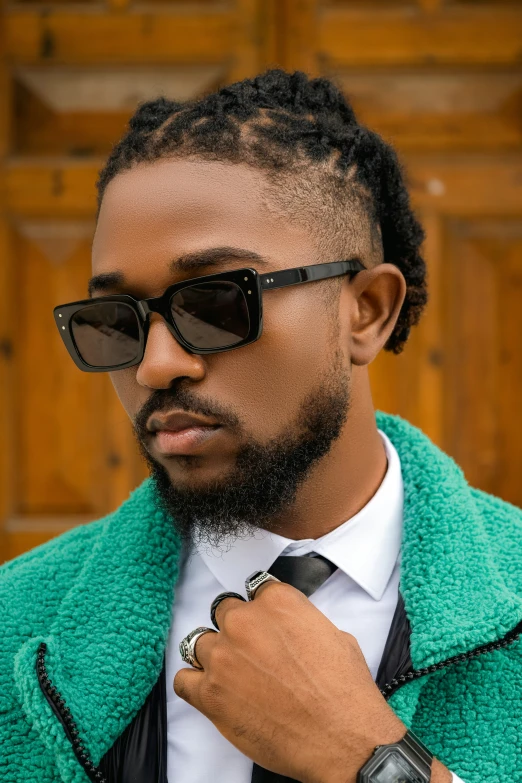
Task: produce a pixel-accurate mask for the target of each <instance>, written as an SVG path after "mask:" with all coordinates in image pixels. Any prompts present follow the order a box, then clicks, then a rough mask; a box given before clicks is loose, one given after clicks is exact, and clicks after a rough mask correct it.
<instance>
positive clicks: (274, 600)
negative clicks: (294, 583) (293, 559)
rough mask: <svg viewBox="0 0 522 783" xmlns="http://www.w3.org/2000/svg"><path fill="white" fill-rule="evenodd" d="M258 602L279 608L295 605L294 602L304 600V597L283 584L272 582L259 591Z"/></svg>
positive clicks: (293, 588)
mask: <svg viewBox="0 0 522 783" xmlns="http://www.w3.org/2000/svg"><path fill="white" fill-rule="evenodd" d="M259 598H260V602H263V603H270V604H273V605H276V606H280V607H287V606H289V605H292V604H293V605H295V603H296V601H297V602H300V601H301V600H302V599H304V595H303V594H302V593H301V592H299V590H296V589H295V587H291V586H290V585H288V584H285V582H272V583H271V584H269V585H268V586H267V587H266V589H264V590H262V591H261V594H260V596H259Z"/></svg>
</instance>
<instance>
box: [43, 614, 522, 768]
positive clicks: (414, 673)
mask: <svg viewBox="0 0 522 783" xmlns="http://www.w3.org/2000/svg"><path fill="white" fill-rule="evenodd" d="M521 633H522V621H521V622H520V623H518V625H516V626H515V628H513V629H512V630H511V631H508V633H507V634H506V635H505V636H503V637H502V639H499V640H498V641H496V642H489V643H487V644H481V645H480V646H479V647H475V649H474V650H470V651H469V652H466V653H460V654H459V655H453V656H452V657H451V658H447V659H446V660H445V661H440V662H439V663H433V664H431V666H426V667H425V668H423V669H411V670H410V671H409V672H406V674H401V675H400V676H399V677H397V678H396V679H393V680H391V682H388V683H386V685H385V686H384V687H383V688H381V693H382V695H383V696H384V698H385V699H386V700H388V699H389V698H390V697H391V696H392V695H393V694H394V693H395V692H396V691H398V690H399V688H402V686H403V685H405V684H406V683H407V682H410V681H411V680H418V679H419V678H420V677H425V676H426V675H427V674H432V673H433V672H436V671H439V670H440V669H445V668H447V667H448V666H451V665H452V664H454V663H459V662H461V661H466V660H469V659H471V658H478V657H479V656H480V655H484V653H487V652H491V651H492V650H499V649H501V648H502V647H507V646H508V645H510V644H513V642H516V641H517V640H518V639H519V637H520V634H521ZM46 651H47V645H46V644H45V643H44V642H42V643H41V644H40V646H39V648H38V655H37V659H36V675H37V677H38V682H39V684H40V688H41V690H42V692H43V694H44V696H45V698H46V699H47V701H48V703H49V705H50V706H51V708H52V710H53V712H54V714H55V715H56V717H57V718H58V720H59V721H60V723H61V724H62V726H63V729H64V731H65V734H66V735H67V737H68V739H69V741H70V743H71V745H72V749H73V752H74V755H75V756H76V758H77V759H78V762H79V763H80V764H81V766H82V767H83V769H84V771H85V774H86V775H87V777H88V778H89V780H91V781H93V783H107V779H106V778H105V776H104V775H103V773H102V772H101V771H100V770H99V769H98V768H97V767H96V766H95V765H94V764H93V762H92V761H91V759H90V758H89V754H88V753H87V751H86V749H85V746H84V744H83V742H82V740H81V739H80V736H79V732H78V729H77V728H76V723H75V722H74V719H73V717H72V715H71V711H70V709H69V707H67V705H66V703H65V701H64V699H63V698H62V696H61V695H60V693H59V692H58V690H57V688H56V687H55V686H54V685H53V684H52V682H51V680H50V679H49V676H48V674H47V669H46V666H45V653H46Z"/></svg>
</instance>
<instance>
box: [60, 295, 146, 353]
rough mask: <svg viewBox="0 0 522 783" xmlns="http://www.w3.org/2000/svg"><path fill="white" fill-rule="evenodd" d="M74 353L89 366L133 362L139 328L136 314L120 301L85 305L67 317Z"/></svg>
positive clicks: (138, 348) (137, 345) (138, 347)
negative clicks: (75, 349) (69, 317)
mask: <svg viewBox="0 0 522 783" xmlns="http://www.w3.org/2000/svg"><path fill="white" fill-rule="evenodd" d="M71 329H72V335H73V339H74V342H75V343H76V348H77V349H78V353H79V354H80V356H81V357H82V359H83V361H84V362H85V363H86V364H90V365H91V367H115V366H117V365H119V364H127V362H131V361H132V360H133V359H136V358H137V357H138V354H139V350H140V327H139V323H138V318H137V316H136V313H135V312H134V310H133V309H132V307H129V305H126V304H122V303H121V302H100V303H98V304H92V305H87V306H86V307H82V309H81V310H78V312H77V313H75V314H74V315H73V317H72V318H71Z"/></svg>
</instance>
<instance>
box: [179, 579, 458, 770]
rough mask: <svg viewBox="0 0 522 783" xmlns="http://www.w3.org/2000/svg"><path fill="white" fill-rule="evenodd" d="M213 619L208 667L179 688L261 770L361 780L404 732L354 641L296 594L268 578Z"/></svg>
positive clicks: (187, 673)
mask: <svg viewBox="0 0 522 783" xmlns="http://www.w3.org/2000/svg"><path fill="white" fill-rule="evenodd" d="M217 622H218V625H219V628H220V633H218V634H215V633H208V634H205V635H204V636H202V637H200V639H198V642H197V647H196V654H197V657H198V660H199V661H200V663H201V665H202V666H203V668H204V671H196V670H194V669H181V670H180V671H179V672H178V673H177V674H176V677H175V679H174V690H175V692H176V693H177V695H178V696H179V697H180V698H182V699H185V701H187V702H188V703H189V704H191V705H193V706H194V707H195V708H196V709H198V710H199V711H200V712H202V713H203V714H204V715H205V716H206V717H207V718H209V719H210V720H211V721H212V722H213V723H214V724H215V726H216V727H217V728H218V729H219V731H220V732H221V733H222V734H223V735H224V736H225V737H226V738H227V739H228V740H229V741H230V742H231V743H232V744H233V745H235V746H236V747H237V748H238V749H239V750H240V751H241V752H242V753H244V754H245V755H246V756H248V757H250V758H251V759H252V760H253V761H255V762H256V763H257V764H259V765H260V766H262V767H265V768H266V769H269V770H272V771H274V772H278V773H280V774H282V775H286V776H288V777H291V778H294V779H295V780H298V781H302V782H303V783H355V780H356V776H357V772H358V770H359V769H360V767H361V766H362V765H363V764H364V763H365V762H366V761H367V760H368V758H369V757H370V756H371V754H372V752H373V750H374V748H375V746H376V745H382V744H386V743H390V742H396V741H398V740H399V739H401V738H402V737H403V736H404V735H405V733H406V726H405V725H404V724H403V723H402V721H400V720H399V718H398V717H397V716H396V715H395V713H394V712H393V710H392V709H391V707H390V706H389V705H388V704H387V702H386V701H385V699H384V698H383V696H382V695H381V693H380V691H379V689H378V688H377V686H376V684H375V683H374V681H373V678H372V675H371V673H370V671H369V669H368V667H367V665H366V661H365V659H364V656H363V654H362V652H361V649H360V647H359V644H358V643H357V640H356V639H355V637H354V636H352V635H351V634H347V633H343V632H342V631H339V630H338V629H337V628H336V627H335V626H334V625H333V624H332V623H331V622H330V621H329V620H328V619H327V618H326V617H325V616H324V615H323V614H322V613H321V612H320V611H319V610H318V609H316V608H315V607H314V606H313V604H311V603H310V601H309V600H308V599H307V598H305V597H304V596H303V595H302V594H301V593H300V592H299V591H298V590H295V589H294V588H293V587H290V586H289V585H286V584H282V583H274V582H269V583H267V584H265V585H263V586H262V587H261V588H260V589H259V590H258V591H257V593H256V597H255V600H254V601H253V602H251V603H244V602H242V601H239V600H238V599H235V598H227V599H226V600H224V601H222V603H221V604H220V605H219V607H218V610H217ZM440 766H441V767H442V765H440ZM442 769H443V770H445V768H444V767H443V768H442ZM448 774H449V773H448ZM439 779H440V780H441V781H442V780H444V778H439ZM449 779H451V777H450V778H449Z"/></svg>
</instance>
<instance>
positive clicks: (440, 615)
mask: <svg viewBox="0 0 522 783" xmlns="http://www.w3.org/2000/svg"><path fill="white" fill-rule="evenodd" d="M377 423H378V426H379V427H380V428H381V429H382V430H383V431H384V432H385V433H386V434H387V435H388V437H389V438H390V440H391V441H392V442H393V444H394V445H395V448H396V449H397V451H398V453H399V457H400V460H401V466H402V475H403V480H404V526H403V541H402V562H401V583H400V590H401V593H402V595H403V597H404V602H405V607H406V613H407V616H408V618H409V620H410V623H411V629H412V633H411V656H412V661H413V664H414V666H415V668H422V667H425V666H430V665H431V664H433V663H438V662H439V661H442V660H445V659H446V658H449V657H451V656H453V655H457V654H460V653H463V652H467V651H469V650H472V649H473V648H475V647H477V646H479V645H481V644H486V643H488V642H493V641H497V640H498V639H501V638H502V637H503V636H504V635H505V634H506V633H507V632H508V631H510V630H512V629H513V628H514V627H515V626H516V625H517V623H519V622H520V620H521V619H522V599H521V597H520V596H518V595H517V594H516V593H514V592H513V591H512V590H511V589H510V588H509V587H508V585H507V584H506V583H505V581H504V579H503V578H502V574H501V572H500V570H499V566H498V564H497V563H496V562H495V558H494V547H493V542H492V541H491V539H490V538H489V537H488V532H487V529H486V517H485V516H484V515H485V514H488V513H493V509H491V511H490V509H489V508H488V504H487V498H488V496H486V495H485V494H484V493H482V492H479V491H478V490H475V489H472V488H471V487H470V486H469V485H468V483H467V481H466V479H465V477H464V474H463V472H462V470H461V469H460V468H459V467H458V465H456V463H455V462H454V461H453V460H452V459H451V457H449V456H448V455H446V454H444V453H443V452H442V451H441V450H440V449H438V448H437V447H436V446H435V445H434V444H433V443H432V442H431V441H430V440H429V438H427V437H426V436H425V435H424V434H423V433H422V432H421V431H420V430H418V429H417V428H416V427H413V426H412V425H411V424H409V423H408V422H406V421H404V420H403V419H401V418H400V417H398V416H389V415H386V414H383V413H381V412H378V413H377ZM494 502H495V504H496V514H498V517H497V518H498V519H499V522H500V521H501V520H504V521H505V523H506V524H507V525H509V524H510V521H509V516H510V515H512V514H517V513H520V512H518V511H517V510H515V509H514V508H512V507H510V506H508V505H507V504H504V503H502V501H500V500H496V499H495V501H494ZM502 534H503V531H502V529H501V528H499V536H502Z"/></svg>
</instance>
